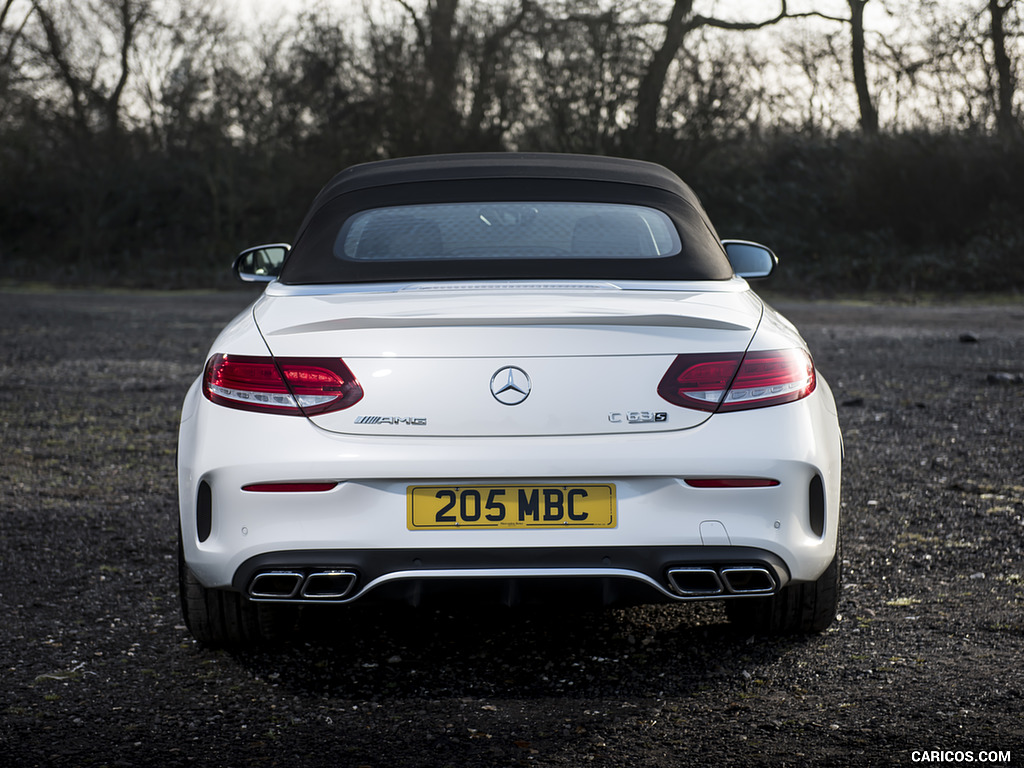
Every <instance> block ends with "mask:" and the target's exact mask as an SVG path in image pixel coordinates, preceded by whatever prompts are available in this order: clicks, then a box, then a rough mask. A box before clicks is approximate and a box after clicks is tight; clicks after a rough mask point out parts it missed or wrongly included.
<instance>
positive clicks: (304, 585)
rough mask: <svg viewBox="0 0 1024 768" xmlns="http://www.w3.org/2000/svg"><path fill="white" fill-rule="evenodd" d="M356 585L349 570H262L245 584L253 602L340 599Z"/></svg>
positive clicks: (354, 575) (354, 576)
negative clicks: (306, 571) (308, 571)
mask: <svg viewBox="0 0 1024 768" xmlns="http://www.w3.org/2000/svg"><path fill="white" fill-rule="evenodd" d="M355 583H356V574H355V573H354V572H353V571H344V570H324V571H314V572H312V573H308V574H307V573H305V572H302V571H264V572H263V573H257V574H256V575H255V576H254V577H253V579H252V582H251V583H250V584H249V597H251V598H252V599H254V600H341V599H343V598H344V597H345V596H346V595H348V593H349V592H351V591H352V588H353V587H354V586H355Z"/></svg>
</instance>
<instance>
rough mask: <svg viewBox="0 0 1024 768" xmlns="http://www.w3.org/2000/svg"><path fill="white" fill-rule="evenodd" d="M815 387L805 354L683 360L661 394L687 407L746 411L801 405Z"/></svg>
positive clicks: (783, 351) (811, 366)
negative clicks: (788, 404)
mask: <svg viewBox="0 0 1024 768" xmlns="http://www.w3.org/2000/svg"><path fill="white" fill-rule="evenodd" d="M815 384H816V381H815V375H814V363H813V362H812V361H811V356H810V355H809V354H807V352H805V351H804V350H802V349H780V350H774V351H771V352H748V353H747V354H746V355H745V356H744V355H743V354H742V353H739V352H736V353H725V354H714V355H679V356H678V357H676V359H675V360H674V361H672V365H671V366H669V369H668V371H666V373H665V376H664V377H663V378H662V380H661V383H660V384H658V394H659V395H661V397H662V398H664V399H665V400H667V401H668V402H670V403H672V404H673V405H679V406H682V407H684V408H694V409H696V410H699V411H710V412H715V411H743V410H747V409H749V408H764V407H765V406H769V405H780V404H781V403H791V402H793V401H794V400H800V399H801V398H804V397H807V396H808V395H809V394H811V392H813V391H814V387H815Z"/></svg>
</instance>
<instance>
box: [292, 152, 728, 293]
mask: <svg viewBox="0 0 1024 768" xmlns="http://www.w3.org/2000/svg"><path fill="white" fill-rule="evenodd" d="M487 200H508V201H513V200H519V201H540V200H578V201H589V202H595V201H602V202H618V203H626V204H636V205H647V206H650V207H653V208H657V209H659V210H662V211H664V212H665V213H666V214H667V215H668V216H669V217H670V218H671V219H672V220H673V222H674V223H675V225H676V227H677V229H678V230H679V232H680V236H681V238H682V241H683V244H684V245H683V252H682V253H680V254H678V255H677V256H675V257H673V258H671V259H658V260H656V262H657V263H655V262H654V261H652V262H651V263H644V264H641V263H637V262H636V261H630V260H616V259H602V260H599V261H594V262H589V261H586V260H579V259H577V260H574V261H572V262H569V261H565V262H563V261H561V260H557V259H556V260H554V261H553V262H551V263H544V264H541V263H539V262H538V261H537V260H515V259H510V260H508V261H504V262H495V261H493V260H492V261H489V262H487V263H484V262H480V263H476V262H474V261H472V260H462V261H459V262H458V263H454V262H452V263H449V262H442V261H429V260H423V261H417V262H410V263H400V264H399V263H394V262H392V263H384V264H367V263H363V264H359V263H355V262H352V261H348V260H346V259H344V258H339V257H338V256H337V255H336V254H335V253H334V250H333V245H334V239H335V237H336V236H337V233H338V232H339V230H340V228H341V226H342V225H343V224H344V222H345V221H346V220H347V219H348V218H349V217H351V216H352V215H354V214H355V213H357V212H359V211H360V210H365V209H368V208H376V207H387V206H396V205H415V204H419V203H430V202H449V201H450V202H465V201H487ZM731 276H732V268H731V267H730V266H729V263H728V260H727V259H726V257H725V252H724V250H723V249H722V247H721V244H720V242H719V240H718V235H717V234H715V231H714V228H713V227H712V226H711V222H710V221H709V220H708V218H707V214H705V212H704V210H703V208H702V207H701V204H700V201H699V200H698V198H697V196H696V195H695V194H694V193H693V191H692V190H691V189H690V188H689V187H688V186H687V185H686V184H684V183H683V181H682V180H681V179H680V178H679V177H678V176H676V175H675V174H674V173H672V172H671V171H670V170H668V169H667V168H665V167H663V166H660V165H657V164H655V163H648V162H644V161H641V160H630V159H624V158H616V157H600V156H596V155H573V154H555V153H515V152H493V153H467V154H449V155H427V156H421V157H407V158H398V159H394V160H380V161H376V162H370V163H364V164H360V165H354V166H351V167H349V168H347V169H345V170H344V171H342V172H341V173H339V174H337V175H336V176H334V178H332V179H331V180H330V181H329V182H328V183H327V184H326V185H325V186H324V188H323V189H322V190H321V191H320V193H319V194H318V195H317V196H316V197H315V198H314V200H313V203H312V205H311V206H310V209H309V213H307V215H306V218H305V220H304V221H303V222H302V226H301V227H300V229H299V232H298V235H297V237H296V239H295V243H294V246H293V248H292V251H291V253H290V254H289V256H288V259H287V260H286V261H285V265H284V269H283V271H282V273H281V277H280V279H281V281H282V282H284V283H288V284H310V283H334V282H341V283H347V282H380V281H394V280H430V279H481V278H492V277H493V278H506V277H507V278H524V277H537V278H567V279H580V278H588V277H589V278H598V277H603V278H615V277H618V278H633V279H662V280H666V279H667V280H708V279H711V280H722V279H727V278H729V277H731Z"/></svg>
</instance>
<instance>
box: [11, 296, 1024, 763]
mask: <svg viewBox="0 0 1024 768" xmlns="http://www.w3.org/2000/svg"><path fill="white" fill-rule="evenodd" d="M248 299H249V296H248V295H246V294H240V293H229V294H170V293H153V294H136V293H128V294H120V293H103V294H86V293H73V292H52V293H47V292H24V291H6V292H0V322H2V325H3V329H4V336H3V342H2V344H0V429H2V458H0V669H2V683H0V765H3V766H18V767H19V768H22V767H28V766H62V767H67V766H158V765H159V766H183V765H209V766H218V767H223V768H231V767H234V766H237V767H238V768H249V767H256V766H302V767H303V768H319V767H320V766H323V767H324V768H327V767H328V766H329V767H330V768H358V767H359V766H369V767H370V768H393V767H403V768H404V767H405V766H410V767H422V768H426V767H428V766H429V767H431V768H434V767H438V768H440V767H441V766H453V767H455V768H466V767H469V768H475V767H480V768H484V767H487V768H491V767H493V766H579V765H595V766H645V767H646V766H653V767H655V768H667V767H668V766H696V765H708V766H712V765H713V766H808V765H813V766H832V765H834V766H879V765H895V766H912V765H919V764H922V763H923V764H926V765H927V764H939V763H941V764H942V765H944V766H946V765H961V764H962V765H968V764H978V763H986V764H994V765H999V766H1010V765H1012V766H1018V767H1020V766H1024V718H1022V714H1024V704H1022V702H1024V662H1022V659H1024V551H1022V548H1024V384H1022V380H1024V304H1022V303H1020V302H1017V303H1010V302H1006V301H1001V302H999V303H994V304H989V305H985V304H979V303H973V304H962V305H945V306H894V305H887V306H880V305H871V304H850V303H846V304H827V303H813V304H812V303H799V302H784V301H780V302H778V304H777V306H778V307H779V308H780V309H782V310H783V311H784V312H785V313H786V314H787V315H788V316H789V317H790V318H791V319H792V320H793V321H794V322H795V323H796V324H797V325H798V327H800V328H801V330H802V331H803V332H804V335H805V336H806V338H807V339H808V342H809V343H810V345H811V347H812V350H813V351H814V353H815V357H816V361H817V364H818V367H819V370H820V371H821V373H822V374H823V375H824V376H825V377H826V378H827V379H828V380H829V382H830V383H831V385H832V388H833V390H834V392H835V394H836V399H837V401H838V403H839V404H840V418H841V420H842V426H843V430H844V437H845V442H846V462H845V465H844V473H845V476H844V501H843V515H844V525H845V539H846V548H845V581H846V585H845V591H844V595H843V599H842V605H841V620H839V621H838V622H837V623H836V624H835V625H834V626H833V627H832V629H830V630H829V631H828V632H826V633H824V634H822V635H820V636H814V637H811V638H803V639H770V638H762V637H750V636H746V635H744V634H742V633H738V632H736V631H734V630H733V629H731V628H730V626H729V624H728V623H726V620H725V615H724V611H723V610H722V608H721V607H720V606H719V605H714V604H707V605H700V606H657V607H640V608H632V609H620V610H604V611H596V610H595V611H581V610H568V611H562V612H554V611H536V610H534V611H508V610H506V611H499V610H488V611H473V610H468V609H467V610H465V611H457V612H452V611H442V612H437V611H434V612H423V613H419V612H414V611H411V610H408V609H401V610H394V611H387V612H374V611H368V610H363V611H359V610H353V611H349V612H342V613H340V614H339V613H338V612H330V613H327V614H324V615H319V616H312V617H309V618H308V620H307V628H308V630H309V634H308V636H306V637H304V638H302V639H299V640H295V641H294V642H292V643H291V644H289V645H286V646H284V647H282V648H277V649H273V650H269V651H261V652H258V653H255V652H254V653H247V654H237V655H231V654H228V653H225V652H211V651H206V650H203V649H201V648H199V647H198V646H196V645H195V644H194V643H193V642H192V640H191V638H190V636H189V634H188V632H187V630H186V629H185V627H184V625H183V624H182V619H181V616H180V614H179V611H178V603H177V593H176V576H175V562H174V552H175V523H174V517H175V514H176V508H175V496H174V478H173V459H174V451H175V434H176V428H177V418H178V409H179V406H180V402H181V398H182V396H183V395H184V392H185V390H186V388H187V387H188V384H189V382H190V380H191V379H192V378H193V377H194V376H195V375H196V374H197V373H198V372H199V369H200V367H201V365H202V363H203V359H204V356H205V354H206V349H207V346H208V345H209V343H210V342H211V340H212V339H213V337H214V335H215V333H216V331H217V329H218V328H219V327H220V326H221V325H222V324H223V323H224V322H225V321H226V320H227V319H228V318H230V317H231V316H232V315H233V314H235V313H236V312H237V311H239V310H241V309H242V308H243V307H244V305H245V304H246V303H247V301H248ZM922 753H924V754H923V755H922ZM922 757H923V758H924V759H923V760H922Z"/></svg>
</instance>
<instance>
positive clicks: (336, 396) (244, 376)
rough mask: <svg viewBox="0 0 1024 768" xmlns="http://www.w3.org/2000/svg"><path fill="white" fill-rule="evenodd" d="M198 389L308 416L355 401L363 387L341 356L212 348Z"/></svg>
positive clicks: (226, 401) (221, 400)
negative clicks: (265, 353)
mask: <svg viewBox="0 0 1024 768" xmlns="http://www.w3.org/2000/svg"><path fill="white" fill-rule="evenodd" d="M203 394H204V395H206V397H207V398H208V399H209V400H210V401H211V402H214V403H217V404H218V405H224V406H227V407H228V408H238V409H240V410H243V411H262V412H264V413H282V414H288V415H294V416H302V415H307V416H312V415H315V414H318V413H328V412H330V411H340V410H343V409H345V408H348V407H350V406H353V405H355V404H356V403H357V402H359V400H360V399H361V398H362V397H363V388H362V387H361V386H359V382H358V381H356V377H355V376H354V375H352V371H350V370H349V368H348V366H347V365H345V363H344V361H343V360H341V359H340V358H305V357H284V358H278V359H277V360H275V359H274V358H271V357H253V356H249V355H222V354H217V355H214V356H213V357H211V358H210V359H209V361H207V363H206V370H205V372H204V373H203Z"/></svg>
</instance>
